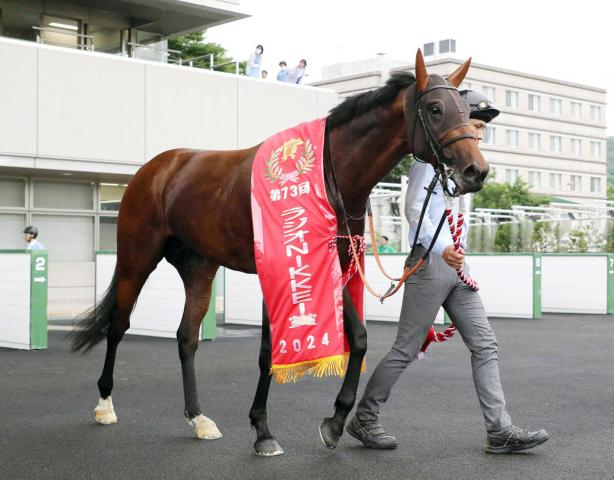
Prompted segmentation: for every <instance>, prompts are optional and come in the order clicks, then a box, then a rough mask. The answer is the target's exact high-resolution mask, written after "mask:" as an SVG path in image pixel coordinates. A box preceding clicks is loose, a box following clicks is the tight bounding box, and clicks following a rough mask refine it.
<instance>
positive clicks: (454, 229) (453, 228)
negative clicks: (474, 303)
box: [444, 195, 479, 292]
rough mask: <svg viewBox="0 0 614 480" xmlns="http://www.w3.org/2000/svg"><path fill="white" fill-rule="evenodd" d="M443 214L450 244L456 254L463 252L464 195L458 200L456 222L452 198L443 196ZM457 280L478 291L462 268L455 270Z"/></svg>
mask: <svg viewBox="0 0 614 480" xmlns="http://www.w3.org/2000/svg"><path fill="white" fill-rule="evenodd" d="M444 203H445V212H446V217H447V220H448V227H449V228H450V235H452V242H454V250H456V251H457V252H463V249H462V247H461V240H460V237H461V234H462V232H463V225H464V223H465V211H466V208H467V200H466V196H465V195H461V196H460V197H459V199H458V216H457V219H456V222H455V221H454V213H453V212H452V208H453V204H454V198H452V197H449V196H447V195H444ZM456 274H457V275H458V278H460V280H461V282H463V283H464V284H465V285H467V286H468V287H469V288H470V289H471V290H474V291H476V292H477V291H478V290H479V287H478V282H476V281H475V280H474V279H473V278H471V277H469V275H467V274H466V273H465V272H464V271H463V269H462V268H459V269H457V270H456Z"/></svg>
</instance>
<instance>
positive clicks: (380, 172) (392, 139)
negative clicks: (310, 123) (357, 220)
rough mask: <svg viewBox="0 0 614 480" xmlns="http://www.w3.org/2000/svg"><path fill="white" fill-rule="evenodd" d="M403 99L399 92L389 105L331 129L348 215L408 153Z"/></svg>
mask: <svg viewBox="0 0 614 480" xmlns="http://www.w3.org/2000/svg"><path fill="white" fill-rule="evenodd" d="M402 93H404V92H402ZM404 98H405V96H404V95H402V94H399V97H398V98H397V99H396V100H395V101H394V102H393V104H392V105H389V106H387V107H378V108H375V109H373V110H372V111H370V112H367V113H365V114H363V115H361V116H360V117H357V118H356V119H353V120H351V121H349V122H348V123H346V124H344V125H341V126H339V127H337V128H335V129H334V130H332V132H331V139H330V141H331V142H332V149H331V150H332V152H333V156H334V158H333V161H334V165H335V171H336V174H337V178H338V181H339V190H340V191H341V196H342V198H343V202H344V204H345V208H346V210H347V212H348V213H350V214H356V215H359V214H360V213H362V212H363V211H364V207H365V204H366V202H367V199H368V198H369V194H370V193H371V190H372V189H373V187H375V185H377V183H378V182H380V181H381V180H382V178H384V177H385V176H386V174H388V172H390V170H392V169H393V168H394V167H395V166H396V164H397V163H399V161H400V160H401V159H402V158H403V156H405V155H407V154H409V153H410V152H409V144H408V142H407V133H406V131H405V115H404V112H403V100H404Z"/></svg>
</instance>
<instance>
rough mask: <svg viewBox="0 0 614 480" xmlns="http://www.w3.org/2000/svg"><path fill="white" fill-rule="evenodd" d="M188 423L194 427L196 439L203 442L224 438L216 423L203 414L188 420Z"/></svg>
mask: <svg viewBox="0 0 614 480" xmlns="http://www.w3.org/2000/svg"><path fill="white" fill-rule="evenodd" d="M188 423H189V424H190V425H192V426H193V427H194V433H196V437H197V438H200V439H201V440H217V439H218V438H222V433H221V432H220V431H219V430H218V428H217V425H216V424H215V422H214V421H213V420H211V419H210V418H208V417H205V416H204V415H203V414H202V413H201V414H200V415H198V416H196V417H194V418H192V419H191V420H188Z"/></svg>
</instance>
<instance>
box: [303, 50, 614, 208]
mask: <svg viewBox="0 0 614 480" xmlns="http://www.w3.org/2000/svg"><path fill="white" fill-rule="evenodd" d="M394 63H398V62H397V61H395V62H394ZM461 63H462V60H460V59H457V58H454V57H450V56H446V57H441V56H439V58H432V59H428V57H427V62H426V64H427V68H428V70H429V72H431V73H438V74H441V75H446V74H448V73H450V72H452V71H453V70H454V69H456V68H457V67H458V66H459V65H460V64H461ZM363 65H368V67H370V68H367V69H365V68H364V67H363ZM411 69H413V65H404V66H401V67H399V66H395V67H392V68H386V69H379V68H373V64H369V63H365V62H360V63H356V64H355V65H354V68H353V69H352V65H351V64H343V66H342V67H341V68H337V67H334V66H331V67H326V68H325V69H324V70H323V74H324V75H323V80H321V81H318V82H315V83H314V84H313V85H318V86H326V87H329V88H333V89H334V90H336V91H337V92H338V93H339V94H340V95H342V96H350V95H355V94H358V93H361V92H364V91H368V90H371V89H374V88H377V87H380V86H382V85H383V84H384V83H385V81H386V80H387V78H388V77H389V75H390V73H391V72H394V71H396V70H411ZM339 70H343V71H345V72H348V73H346V74H345V75H335V74H334V72H336V71H339ZM461 88H471V89H473V90H479V91H482V92H484V93H485V94H486V95H487V96H488V97H489V98H491V99H492V100H493V101H494V102H495V104H496V105H497V107H498V108H499V109H500V110H501V114H500V115H499V116H498V117H497V118H496V119H495V120H494V121H493V122H492V124H491V125H489V126H488V128H487V130H486V132H485V136H484V141H483V143H482V145H481V148H482V150H483V152H484V153H485V156H486V158H487V159H488V161H489V163H490V164H491V168H492V170H494V172H495V175H496V176H495V179H496V181H498V182H509V183H513V182H514V181H515V180H516V179H517V178H521V179H523V180H524V181H526V182H527V183H528V184H529V186H530V188H531V191H532V192H534V193H542V194H548V195H553V196H555V197H557V198H560V199H564V200H566V201H571V202H580V203H582V202H590V201H592V200H596V199H599V200H602V199H605V198H606V190H607V184H606V180H607V174H606V168H607V167H606V118H605V110H606V91H605V90H604V89H601V88H596V87H591V86H587V85H580V84H576V83H571V82H566V81H562V80H556V79H552V78H545V77H540V76H536V75H531V74H527V73H522V72H517V71H512V70H507V69H503V68H499V67H493V66H489V65H482V64H479V63H473V64H472V66H471V68H470V70H469V73H468V75H467V78H466V79H465V82H464V83H463V85H462V86H461Z"/></svg>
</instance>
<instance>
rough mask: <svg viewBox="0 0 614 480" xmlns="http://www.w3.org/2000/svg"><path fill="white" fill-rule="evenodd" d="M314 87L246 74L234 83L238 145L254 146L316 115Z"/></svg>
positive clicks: (322, 113)
mask: <svg viewBox="0 0 614 480" xmlns="http://www.w3.org/2000/svg"><path fill="white" fill-rule="evenodd" d="M317 95H318V90H317V89H315V88H307V87H301V86H297V85H284V84H280V83H273V82H263V81H261V80H258V79H252V78H247V77H242V78H239V85H238V102H239V115H238V147H239V148H246V147H251V146H254V145H256V144H258V143H260V142H262V141H263V140H265V139H266V138H267V137H269V136H271V135H273V134H274V133H277V132H279V131H281V130H284V129H286V128H289V127H292V126H294V125H296V124H298V123H301V122H305V121H307V120H312V119H314V118H317V117H318V115H324V114H325V113H326V112H325V111H324V112H319V111H318V98H317Z"/></svg>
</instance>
